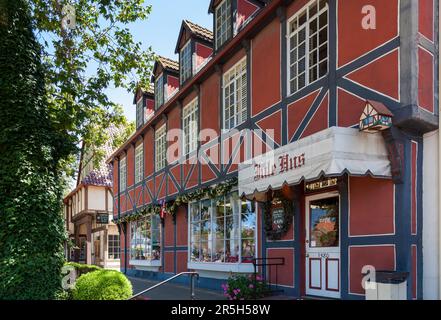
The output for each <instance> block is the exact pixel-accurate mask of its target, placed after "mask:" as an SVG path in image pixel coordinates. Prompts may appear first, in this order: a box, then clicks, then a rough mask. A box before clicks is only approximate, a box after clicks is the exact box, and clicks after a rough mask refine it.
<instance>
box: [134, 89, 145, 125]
mask: <svg viewBox="0 0 441 320" xmlns="http://www.w3.org/2000/svg"><path fill="white" fill-rule="evenodd" d="M143 124H144V98H143V97H141V98H139V100H138V102H136V128H137V129H138V128H139V127H141V126H142V125H143Z"/></svg>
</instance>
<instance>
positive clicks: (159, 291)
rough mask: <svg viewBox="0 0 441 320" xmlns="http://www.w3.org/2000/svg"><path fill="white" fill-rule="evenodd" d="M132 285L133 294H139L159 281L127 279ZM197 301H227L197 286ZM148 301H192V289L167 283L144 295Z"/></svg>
mask: <svg viewBox="0 0 441 320" xmlns="http://www.w3.org/2000/svg"><path fill="white" fill-rule="evenodd" d="M127 278H128V279H129V280H130V282H131V283H132V287H133V294H137V293H139V292H141V291H143V290H145V289H147V288H149V287H151V286H154V285H155V284H157V283H159V281H153V280H148V279H143V278H137V277H127ZM195 296H196V300H226V299H225V297H224V296H223V295H222V293H221V292H217V291H213V290H207V289H201V288H198V287H197V283H196V285H195ZM140 299H146V300H191V299H190V287H189V286H188V285H180V284H176V283H166V284H164V285H163V286H160V287H158V288H155V289H153V290H152V291H150V292H147V293H145V294H143V295H142V298H141V297H140Z"/></svg>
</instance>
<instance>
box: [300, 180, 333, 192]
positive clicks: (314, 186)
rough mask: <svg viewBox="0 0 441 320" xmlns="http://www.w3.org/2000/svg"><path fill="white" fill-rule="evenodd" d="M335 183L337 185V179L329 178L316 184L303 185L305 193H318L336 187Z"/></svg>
mask: <svg viewBox="0 0 441 320" xmlns="http://www.w3.org/2000/svg"><path fill="white" fill-rule="evenodd" d="M337 183H338V179H337V178H331V179H326V180H321V181H317V182H312V183H306V184H305V191H306V192H312V191H318V190H322V189H326V188H330V187H334V186H336V185H337Z"/></svg>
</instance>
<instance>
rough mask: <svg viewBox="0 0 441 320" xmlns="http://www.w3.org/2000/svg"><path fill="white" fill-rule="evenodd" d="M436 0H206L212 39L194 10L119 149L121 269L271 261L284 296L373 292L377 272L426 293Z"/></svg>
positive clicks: (223, 267) (218, 271) (243, 269)
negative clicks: (370, 284) (368, 278)
mask: <svg viewBox="0 0 441 320" xmlns="http://www.w3.org/2000/svg"><path fill="white" fill-rule="evenodd" d="M438 5H439V2H438V1H437V0H387V1H384V0H371V1H369V2H368V3H367V1H364V0H272V1H259V0H212V1H211V2H210V4H209V13H211V14H213V30H214V31H213V32H211V31H210V30H207V29H205V28H202V27H200V26H198V25H197V24H195V23H192V22H190V21H187V20H184V21H183V23H182V27H181V31H180V33H179V35H178V40H177V44H176V53H178V54H179V59H178V61H173V60H170V59H167V58H163V57H159V58H158V60H157V62H156V63H155V67H154V70H153V75H152V88H153V87H154V90H152V89H149V90H147V89H141V88H140V89H139V90H138V91H137V92H136V94H135V99H134V103H135V104H136V109H137V110H136V114H137V117H136V119H137V126H136V127H137V132H136V134H135V135H133V136H132V137H131V138H130V139H129V140H128V141H126V142H125V143H124V144H123V145H122V146H121V147H120V148H119V149H118V150H117V151H116V152H115V153H114V154H113V155H112V157H111V158H110V159H109V162H112V163H113V168H114V186H113V190H114V217H115V219H116V221H118V222H119V227H120V232H121V235H122V236H121V248H122V252H121V270H122V271H123V272H125V273H127V274H131V275H138V276H145V277H152V278H156V279H164V278H167V277H169V276H170V274H176V273H179V272H182V271H187V270H196V271H198V272H199V274H200V276H201V278H200V284H201V285H202V286H206V287H211V288H214V289H219V290H220V288H221V284H222V283H224V282H225V279H227V278H228V277H229V276H230V274H231V273H239V274H247V273H252V272H253V263H252V262H253V259H259V260H258V261H260V262H261V263H262V264H264V266H260V267H259V268H258V271H259V273H261V274H263V275H265V276H266V277H267V278H268V277H270V279H269V280H270V282H271V283H272V284H274V285H278V287H279V288H283V289H284V291H285V294H289V295H293V296H297V297H300V296H305V295H311V296H324V297H332V298H341V299H363V298H364V296H365V290H364V289H363V286H362V279H363V273H364V272H365V271H366V270H365V268H366V266H373V267H375V268H376V269H377V270H391V271H393V270H395V271H402V272H407V273H408V277H407V298H408V299H422V298H423V297H426V291H427V292H429V291H430V290H432V289H431V288H430V286H431V283H432V282H433V283H436V281H438V279H435V278H433V277H432V278H431V275H429V273H430V272H429V271H428V273H427V274H425V270H426V269H427V270H429V269H430V268H426V267H425V266H426V264H427V265H429V264H430V263H431V261H432V260H431V258H430V254H431V253H430V252H427V254H426V252H423V243H425V241H428V240H427V239H430V237H431V236H432V235H431V234H430V233H428V232H427V233H426V232H425V230H424V229H423V225H424V221H425V220H424V219H426V216H427V219H429V220H430V219H432V215H433V212H432V211H431V210H430V208H428V207H426V206H425V205H424V203H423V190H426V188H430V185H428V184H426V180H427V181H428V180H429V179H427V177H429V176H430V175H431V169H432V166H434V164H433V161H432V160H431V159H429V158H427V159H426V158H425V156H426V155H429V154H430V150H429V149H431V148H432V149H433V148H434V147H435V145H434V144H433V143H432V142H431V140H430V141H429V140H428V139H427V138H426V137H427V134H428V133H430V132H433V131H435V130H437V129H438V110H437V109H438V108H437V105H438V95H437V94H436V92H438V85H439V81H438V78H439V75H438V71H437V70H438V40H437V39H438V32H439V30H438V14H437V12H438ZM158 36H160V34H158ZM171 40H172V39H171ZM432 151H433V150H432ZM424 199H425V202H426V200H428V201H429V200H430V201H435V200H434V199H427V198H424ZM430 201H429V202H427V203H431V202H430ZM434 241H435V240H434ZM423 253H424V254H423ZM271 258H277V259H274V260H272V259H271ZM279 258H282V259H279ZM268 261H282V263H281V265H280V266H278V267H277V268H278V275H277V280H276V276H275V274H276V272H275V271H274V270H273V271H272V272H271V273H270V269H271V268H273V267H271V266H269V265H265V264H266V263H268ZM270 274H271V275H270ZM426 284H427V285H426Z"/></svg>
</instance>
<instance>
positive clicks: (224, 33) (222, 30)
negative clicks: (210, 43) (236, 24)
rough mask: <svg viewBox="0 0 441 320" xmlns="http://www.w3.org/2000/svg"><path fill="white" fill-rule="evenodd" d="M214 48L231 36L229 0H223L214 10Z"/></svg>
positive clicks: (217, 47) (220, 45)
mask: <svg viewBox="0 0 441 320" xmlns="http://www.w3.org/2000/svg"><path fill="white" fill-rule="evenodd" d="M214 19H215V24H216V28H215V34H216V35H215V37H216V50H218V49H219V48H220V47H222V45H223V44H224V43H225V42H227V40H228V39H230V38H231V36H232V23H231V0H223V1H222V2H221V3H220V4H219V5H218V6H217V8H216V11H215V17H214Z"/></svg>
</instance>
